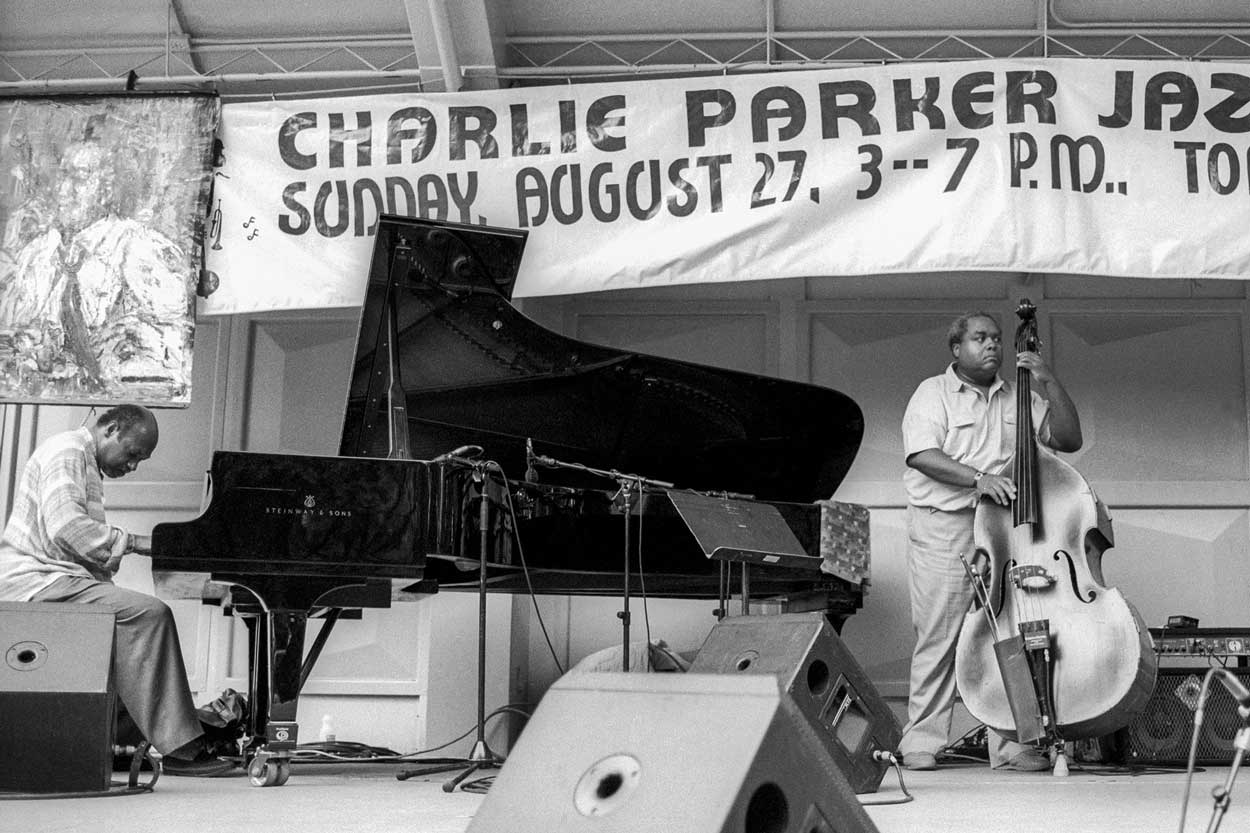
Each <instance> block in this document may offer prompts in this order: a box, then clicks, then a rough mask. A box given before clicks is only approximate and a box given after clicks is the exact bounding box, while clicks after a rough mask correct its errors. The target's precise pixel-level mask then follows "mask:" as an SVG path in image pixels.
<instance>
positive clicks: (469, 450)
mask: <svg viewBox="0 0 1250 833" xmlns="http://www.w3.org/2000/svg"><path fill="white" fill-rule="evenodd" d="M481 453H482V447H481V446H480V445H462V446H460V447H459V448H453V449H452V450H451V451H448V452H446V453H445V454H440V455H438V456H437V457H435V458H434V459H433V460H431V461H430V462H431V463H446V462H447V461H448V460H454V459H455V458H457V457H477V456H478V455H479V454H481Z"/></svg>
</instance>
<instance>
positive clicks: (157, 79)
mask: <svg viewBox="0 0 1250 833" xmlns="http://www.w3.org/2000/svg"><path fill="white" fill-rule="evenodd" d="M769 23H770V27H771V20H770V21H769ZM502 57H503V59H504V61H505V62H506V64H505V65H500V66H461V67H460V70H461V72H462V74H463V75H464V77H465V78H466V79H473V78H474V77H477V78H489V79H492V80H493V81H495V82H497V83H498V84H500V85H508V84H512V85H530V84H537V83H549V82H569V81H575V80H579V79H580V80H590V79H604V78H620V77H629V76H637V75H653V74H674V73H700V72H708V73H712V72H715V73H727V72H747V71H750V72H757V71H761V70H788V69H807V68H813V67H829V66H853V65H863V64H890V63H902V62H915V61H955V60H973V59H984V58H1038V57H1073V58H1075V57H1081V58H1132V59H1180V60H1220V61H1247V60H1250V27H1245V26H1243V27H1240V28H1238V27H1230V26H1210V27H1197V26H1181V25H1174V26H1173V25H1169V26H1159V27H1156V28H1133V29H1126V28H1123V27H1101V28H1100V27H1082V28H1063V29H1054V28H1046V27H1039V28H1037V29H1000V30H993V29H978V30H958V31H957V30H945V31H936V30H914V31H898V30H889V31H880V30H879V31H803V32H771V33H769V32H703V33H687V34H681V35H669V34H655V33H652V34H645V33H644V34H596V35H547V36H511V37H508V38H507V39H506V53H505V54H504V55H503V56H502ZM443 75H444V68H440V67H439V66H437V65H436V66H428V65H427V66H425V67H422V66H420V64H419V61H418V59H417V55H416V53H415V51H414V48H413V40H412V36H411V34H410V33H407V32H403V33H396V34H393V35H390V34H388V35H376V36H358V37H352V38H344V37H334V38H318V37H304V38H292V39H286V40H209V39H198V38H194V37H186V36H185V35H177V36H172V37H169V38H166V39H165V41H164V42H162V43H142V44H139V43H137V44H132V45H110V46H107V47H82V48H74V49H59V50H58V49H25V50H23V49H10V50H0V93H5V92H9V93H16V92H33V91H48V92H53V91H75V90H77V91H91V90H112V89H127V88H130V89H171V88H173V89H178V88H182V89H186V88H204V87H210V88H216V89H217V90H218V91H219V92H222V93H223V94H231V93H235V94H239V95H247V94H249V93H252V94H257V95H260V94H263V95H266V96H268V95H278V94H282V93H284V92H298V93H301V94H307V93H308V92H309V91H331V90H333V89H334V88H336V87H340V88H341V87H345V86H351V85H357V86H365V85H367V86H371V87H388V86H394V87H400V88H407V89H422V88H426V87H428V88H429V89H432V90H439V91H441V90H442V89H443V88H444V87H443V83H442V77H443Z"/></svg>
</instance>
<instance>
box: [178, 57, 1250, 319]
mask: <svg viewBox="0 0 1250 833" xmlns="http://www.w3.org/2000/svg"><path fill="white" fill-rule="evenodd" d="M223 111H224V112H223V123H222V133H221V136H222V140H223V143H224V163H223V165H222V167H221V168H220V169H219V170H218V172H217V173H218V176H217V179H216V190H215V194H214V209H215V212H214V224H213V228H214V232H213V234H212V235H211V236H210V240H209V241H207V242H206V248H207V249H208V267H209V269H210V270H211V271H212V272H213V273H215V275H216V278H217V284H218V285H217V289H216V291H215V292H214V294H212V295H211V296H209V297H208V298H207V299H206V300H203V301H202V302H201V312H203V313H208V314H212V313H231V312H244V311H254V310H262V309H283V308H298V307H317V306H350V305H356V304H359V303H360V302H361V299H362V297H363V287H364V282H365V273H366V271H367V268H368V262H369V255H370V252H371V247H372V236H371V234H372V228H373V225H374V223H375V221H376V219H377V216H378V214H379V213H381V212H387V213H396V214H403V215H409V216H421V217H428V218H436V219H443V220H451V221H456V222H465V223H484V224H488V225H493V226H506V227H513V228H522V229H528V230H529V232H530V235H529V240H528V243H527V245H526V249H525V255H524V259H523V262H522V266H521V274H520V276H519V278H518V282H517V287H516V295H517V296H526V295H552V294H562V293H572V292H587V291H593V290H599V289H618V288H626V287H642V286H658V285H665V284H680V283H698V282H716V281H734V280H746V279H763V278H790V277H796V276H806V275H864V274H878V273H893V272H921V271H924V272H928V271H968V270H1011V271H1029V272H1061V273H1076V274H1090V275H1120V276H1134V277H1182V278H1203V277H1215V278H1241V277H1245V276H1248V275H1250V233H1247V230H1248V229H1250V198H1248V197H1250V135H1248V134H1250V75H1248V74H1247V73H1246V72H1245V67H1244V65H1242V64H1218V63H1188V62H1185V63H1182V62H1163V61H1117V60H1062V59H1047V60H1003V61H974V62H966V63H943V64H900V65H894V66H877V67H857V68H851V69H830V70H814V71H806V72H786V73H769V74H759V75H749V76H726V77H701V78H679V79H669V80H639V81H631V82H621V83H605V84H588V85H577V86H552V87H536V88H525V89H517V90H492V91H486V92H473V93H460V94H450V93H438V94H434V95H384V96H372V97H366V98H335V99H318V100H312V101H275V102H264V103H256V104H227V105H225V107H224V108H223Z"/></svg>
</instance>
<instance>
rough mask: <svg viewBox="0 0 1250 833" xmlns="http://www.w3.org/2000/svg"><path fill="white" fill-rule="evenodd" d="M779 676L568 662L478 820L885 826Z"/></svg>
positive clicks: (511, 824) (852, 831) (774, 832)
mask: <svg viewBox="0 0 1250 833" xmlns="http://www.w3.org/2000/svg"><path fill="white" fill-rule="evenodd" d="M876 829H877V828H876V827H875V826H874V825H873V823H872V821H871V820H870V819H869V818H868V815H867V814H866V813H865V812H864V809H863V807H862V806H860V803H859V800H858V799H857V798H856V797H855V793H854V792H853V791H852V790H851V787H850V785H849V784H847V782H846V779H845V778H844V777H843V776H842V773H841V771H840V770H839V769H838V767H837V765H836V764H835V763H834V761H833V759H832V758H831V757H830V756H829V753H828V750H827V748H826V746H825V744H823V743H821V741H820V740H819V739H818V738H817V737H816V735H815V731H814V730H813V728H812V726H811V723H810V722H809V721H808V720H806V719H805V718H803V717H802V715H800V714H799V713H798V711H797V709H796V708H795V705H794V702H793V700H791V698H790V697H788V696H787V695H786V694H785V693H784V692H782V691H781V690H780V687H779V686H778V684H777V681H776V679H774V678H771V677H764V676H755V677H731V676H726V675H721V674H626V673H620V672H608V673H578V674H567V675H565V676H564V677H562V678H561V679H560V680H558V681H556V683H555V684H554V685H553V686H552V687H551V688H550V689H548V691H547V694H546V696H544V697H543V699H542V702H541V703H539V705H538V708H537V709H536V710H535V712H534V716H533V718H531V720H530V722H529V724H528V725H527V726H526V727H525V730H524V731H523V732H522V733H521V737H520V739H519V740H518V741H517V743H516V745H515V746H514V747H513V749H512V751H511V752H510V753H509V755H508V760H507V762H506V763H505V764H504V765H503V768H502V769H501V770H500V772H499V774H498V776H496V778H495V782H494V784H492V785H491V788H490V792H488V793H487V794H486V798H485V799H484V800H483V802H482V804H481V806H480V807H479V808H478V811H477V813H476V814H475V815H474V816H473V821H472V822H471V823H470V824H469V827H468V833H500V831H507V833H575V832H576V831H593V832H594V833H638V831H644V830H648V831H649V830H654V831H661V830H663V831H669V830H679V831H682V833H729V831H733V833H741V832H742V831H746V832H747V833H763V831H768V833H857V831H859V832H861V833H862V831H875V830H876Z"/></svg>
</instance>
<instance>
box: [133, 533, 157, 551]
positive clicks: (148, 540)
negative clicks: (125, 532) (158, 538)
mask: <svg viewBox="0 0 1250 833" xmlns="http://www.w3.org/2000/svg"><path fill="white" fill-rule="evenodd" d="M129 544H130V548H129V549H130V552H137V553H139V554H140V555H151V554H152V536H151V535H134V534H133V533H132V534H131V535H130V540H129Z"/></svg>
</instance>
